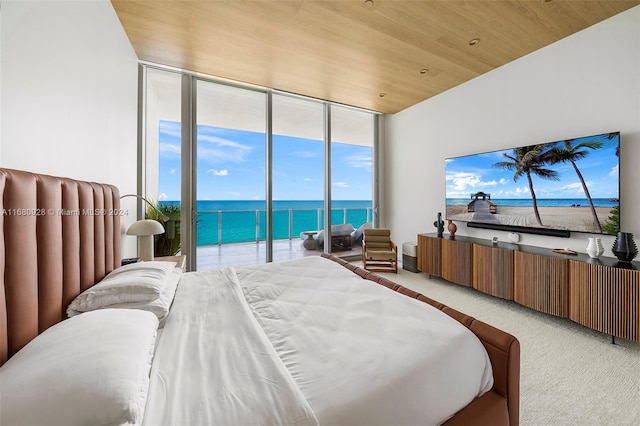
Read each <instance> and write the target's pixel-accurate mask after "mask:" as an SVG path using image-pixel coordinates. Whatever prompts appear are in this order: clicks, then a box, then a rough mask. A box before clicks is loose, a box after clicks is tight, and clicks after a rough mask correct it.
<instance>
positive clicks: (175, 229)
mask: <svg viewBox="0 0 640 426" xmlns="http://www.w3.org/2000/svg"><path fill="white" fill-rule="evenodd" d="M160 213H162V214H163V215H165V216H166V217H168V218H169V220H167V221H166V222H165V221H163V218H162V217H161V215H160ZM146 216H147V219H153V220H156V221H158V222H160V224H161V225H162V226H163V227H164V231H165V232H164V234H160V235H156V237H155V254H154V256H155V257H163V256H175V255H177V254H178V253H179V252H180V204H178V203H153V208H152V207H149V206H148V207H147V213H146Z"/></svg>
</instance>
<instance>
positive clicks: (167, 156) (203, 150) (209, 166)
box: [159, 121, 373, 200]
mask: <svg viewBox="0 0 640 426" xmlns="http://www.w3.org/2000/svg"><path fill="white" fill-rule="evenodd" d="M159 130H160V164H159V174H160V180H159V192H160V194H159V199H160V200H179V199H180V123H176V122H171V121H160V129H159ZM372 155H373V154H372V149H371V147H366V146H359V145H350V144H343V143H335V142H334V143H333V144H332V158H333V161H332V172H331V173H332V189H331V192H332V198H333V199H334V200H370V199H371V193H372V190H371V184H372V182H371V180H372V178H371V162H372ZM197 156H198V167H197V170H198V174H197V181H198V183H197V192H198V195H197V199H198V200H264V199H265V135H264V134H263V133H257V132H246V131H241V130H233V129H223V128H218V127H209V126H198V150H197ZM323 158H324V148H323V143H322V141H319V140H311V139H302V138H293V137H288V136H280V135H274V137H273V192H274V193H273V199H274V200H321V199H323V198H324V183H323V182H324V178H323V176H324V163H323Z"/></svg>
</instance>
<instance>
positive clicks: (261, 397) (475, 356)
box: [145, 257, 493, 425]
mask: <svg viewBox="0 0 640 426" xmlns="http://www.w3.org/2000/svg"><path fill="white" fill-rule="evenodd" d="M252 314H253V315H252ZM492 384H493V376H492V371H491V364H490V362H489V358H488V356H487V354H486V351H485V349H484V347H483V346H482V344H481V343H480V341H479V340H478V339H477V337H476V336H475V335H473V333H471V332H470V331H469V330H468V329H467V328H465V327H463V326H462V325H460V324H459V323H458V322H457V321H455V320H453V319H452V318H450V317H448V316H447V315H445V314H443V313H442V312H440V311H439V310H437V309H435V308H433V307H431V306H429V305H427V304H425V303H423V302H420V301H417V300H414V299H410V298H408V297H406V296H404V295H401V294H398V293H396V292H394V291H391V290H389V289H387V288H385V287H383V286H380V285H378V284H376V283H373V282H370V281H367V280H363V279H361V278H360V277H358V276H356V275H355V274H353V273H352V272H350V271H349V270H347V269H345V268H344V267H342V266H340V265H338V264H337V263H335V262H332V261H330V260H327V259H323V258H320V257H308V258H303V259H298V260H294V261H287V262H277V263H271V264H267V265H259V266H255V267H246V268H241V269H237V270H234V269H226V270H223V271H214V272H201V273H200V272H199V273H188V274H185V275H184V276H183V279H182V281H181V283H180V287H179V289H178V292H177V294H176V299H175V301H174V306H173V307H172V310H171V313H170V315H169V317H168V318H167V323H166V325H165V329H164V332H163V335H162V338H161V340H160V342H159V344H158V348H157V351H156V358H155V360H154V365H153V368H152V374H151V384H150V390H149V400H148V403H147V413H146V414H145V424H148V425H153V424H314V423H316V422H319V424H322V425H333V424H367V425H376V424H378V425H389V424H393V425H402V424H406V425H414V424H422V425H431V424H433V425H435V424H440V423H442V422H443V421H445V420H446V419H447V418H449V417H451V416H452V415H453V414H455V413H456V412H457V411H458V410H459V409H461V408H463V407H464V406H466V405H467V404H468V403H469V402H471V401H472V400H473V399H474V398H475V397H476V396H479V395H481V394H482V393H484V392H486V391H487V390H489V389H490V388H491V386H492ZM296 422H297V423H296Z"/></svg>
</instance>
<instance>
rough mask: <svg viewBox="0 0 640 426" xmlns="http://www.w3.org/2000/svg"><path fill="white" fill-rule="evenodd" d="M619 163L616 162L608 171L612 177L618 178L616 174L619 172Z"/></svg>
mask: <svg viewBox="0 0 640 426" xmlns="http://www.w3.org/2000/svg"><path fill="white" fill-rule="evenodd" d="M618 167H619V165H618V164H616V165H615V167H613V168H612V169H611V171H610V172H609V176H610V177H612V178H616V179H617V178H618V175H619V174H620V170H619V169H618Z"/></svg>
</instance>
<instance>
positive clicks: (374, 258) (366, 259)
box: [362, 229, 398, 274]
mask: <svg viewBox="0 0 640 426" xmlns="http://www.w3.org/2000/svg"><path fill="white" fill-rule="evenodd" d="M362 264H363V267H364V269H366V270H368V271H376V272H394V273H396V274H397V273H398V247H397V246H396V244H395V243H394V242H393V241H391V230H389V229H365V230H364V237H363V239H362Z"/></svg>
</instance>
